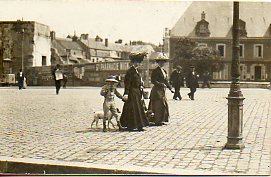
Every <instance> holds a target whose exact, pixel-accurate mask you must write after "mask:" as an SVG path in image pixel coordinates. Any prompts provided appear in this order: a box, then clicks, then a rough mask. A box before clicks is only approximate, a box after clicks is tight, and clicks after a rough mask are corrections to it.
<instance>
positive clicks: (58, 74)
mask: <svg viewBox="0 0 271 177" xmlns="http://www.w3.org/2000/svg"><path fill="white" fill-rule="evenodd" d="M52 75H53V78H54V80H55V87H56V94H57V95H58V94H59V90H60V87H61V81H62V80H63V72H62V70H61V68H60V64H57V65H56V67H55V68H54V69H53V71H52Z"/></svg>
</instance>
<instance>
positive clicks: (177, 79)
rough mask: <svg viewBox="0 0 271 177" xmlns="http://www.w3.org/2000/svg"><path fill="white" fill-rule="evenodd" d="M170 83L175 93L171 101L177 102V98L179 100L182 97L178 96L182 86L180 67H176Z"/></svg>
mask: <svg viewBox="0 0 271 177" xmlns="http://www.w3.org/2000/svg"><path fill="white" fill-rule="evenodd" d="M170 83H171V85H172V86H173V87H174V91H175V93H174V95H173V99H175V100H177V98H179V99H180V100H181V99H182V96H181V94H180V88H181V87H183V86H184V77H183V73H182V67H181V66H179V65H178V66H177V67H176V70H174V71H173V72H172V73H171V76H170Z"/></svg>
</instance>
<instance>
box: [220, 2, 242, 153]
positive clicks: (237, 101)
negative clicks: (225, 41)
mask: <svg viewBox="0 0 271 177" xmlns="http://www.w3.org/2000/svg"><path fill="white" fill-rule="evenodd" d="M232 40H233V43H232V66H231V77H232V82H231V87H230V92H229V94H228V97H227V99H228V136H227V143H226V145H225V147H224V148H225V149H242V148H244V147H245V146H244V144H243V100H244V99H245V98H244V97H243V94H242V92H241V89H240V82H239V80H240V67H239V65H240V60H239V56H240V55H239V53H240V51H239V50H240V46H239V2H233V27H232Z"/></svg>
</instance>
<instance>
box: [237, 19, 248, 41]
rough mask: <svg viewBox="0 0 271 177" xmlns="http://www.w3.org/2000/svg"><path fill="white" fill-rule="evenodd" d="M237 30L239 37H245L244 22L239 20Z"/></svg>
mask: <svg viewBox="0 0 271 177" xmlns="http://www.w3.org/2000/svg"><path fill="white" fill-rule="evenodd" d="M239 30H240V36H241V37H247V30H246V22H244V21H243V20H240V19H239Z"/></svg>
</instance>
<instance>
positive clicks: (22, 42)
mask: <svg viewBox="0 0 271 177" xmlns="http://www.w3.org/2000/svg"><path fill="white" fill-rule="evenodd" d="M21 32H22V72H24V29H22V31H21Z"/></svg>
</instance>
